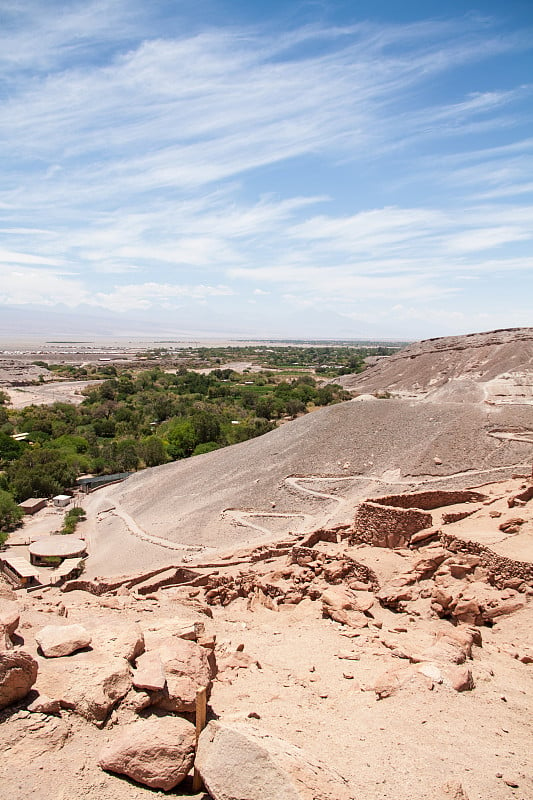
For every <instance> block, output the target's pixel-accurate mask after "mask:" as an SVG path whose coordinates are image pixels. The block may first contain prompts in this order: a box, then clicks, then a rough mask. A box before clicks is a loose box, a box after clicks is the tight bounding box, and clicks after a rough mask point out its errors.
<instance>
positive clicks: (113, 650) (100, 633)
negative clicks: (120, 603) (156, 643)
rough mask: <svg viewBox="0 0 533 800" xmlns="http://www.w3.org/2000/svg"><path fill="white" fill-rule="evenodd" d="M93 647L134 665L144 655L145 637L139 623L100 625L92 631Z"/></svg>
mask: <svg viewBox="0 0 533 800" xmlns="http://www.w3.org/2000/svg"><path fill="white" fill-rule="evenodd" d="M91 637H92V642H91V644H92V646H93V647H94V649H95V650H102V651H104V652H106V653H108V654H109V655H111V656H118V657H120V658H125V659H126V661H129V662H130V663H132V662H133V661H134V660H135V659H136V658H137V657H138V656H140V655H141V654H142V653H144V635H143V632H142V630H141V628H140V626H139V625H138V624H137V623H134V622H125V623H123V624H122V625H121V624H119V623H115V621H113V623H112V624H111V625H109V624H105V625H99V626H98V627H96V628H93V629H92V630H91Z"/></svg>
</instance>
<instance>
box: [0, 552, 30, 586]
mask: <svg viewBox="0 0 533 800" xmlns="http://www.w3.org/2000/svg"><path fill="white" fill-rule="evenodd" d="M0 569H1V570H2V572H3V574H4V575H5V576H6V578H7V580H8V581H9V583H11V585H12V586H14V587H15V588H16V589H20V588H23V589H24V588H26V587H27V586H33V585H35V584H36V583H39V573H38V572H37V570H36V569H35V568H34V567H33V566H32V565H31V564H30V563H29V562H28V561H26V559H25V558H22V557H21V556H13V555H11V554H7V553H6V554H3V555H2V557H1V558H0Z"/></svg>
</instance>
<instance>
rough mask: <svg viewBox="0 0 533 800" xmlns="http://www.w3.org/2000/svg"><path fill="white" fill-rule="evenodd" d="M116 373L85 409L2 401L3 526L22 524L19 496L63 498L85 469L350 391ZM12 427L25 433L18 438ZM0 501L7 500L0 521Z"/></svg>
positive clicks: (126, 465)
mask: <svg viewBox="0 0 533 800" xmlns="http://www.w3.org/2000/svg"><path fill="white" fill-rule="evenodd" d="M112 369H113V371H114V374H112V375H111V376H110V377H108V378H107V379H106V380H103V381H101V382H100V383H99V384H95V385H94V386H89V387H88V388H87V390H86V391H85V399H84V400H83V402H82V403H81V405H77V406H76V405H72V404H69V403H59V402H57V403H54V404H53V405H49V406H28V407H26V408H23V409H20V410H10V409H8V407H7V404H6V402H5V400H6V398H4V402H3V403H2V402H0V470H1V471H0V490H1V491H2V493H3V494H2V496H0V530H1V529H5V528H7V527H9V526H12V525H13V524H16V522H17V521H18V520H16V519H15V518H14V517H13V513H14V512H13V505H14V506H15V508H17V507H16V502H20V501H22V500H25V499H27V498H28V497H34V496H43V497H50V496H53V495H55V494H59V493H61V492H62V491H64V490H65V489H67V488H68V487H70V486H72V485H73V484H74V483H75V480H76V478H77V477H78V476H79V475H81V474H83V473H96V474H111V473H114V472H127V471H134V470H137V469H142V468H144V467H153V466H157V465H159V464H164V463H165V462H167V461H171V460H176V459H181V458H186V457H188V456H192V455H199V454H201V453H206V452H209V451H210V450H214V449H217V448H219V447H225V446H227V445H231V444H236V443H238V442H241V441H244V440H246V439H250V438H252V437H254V436H259V435H261V434H263V433H266V432H267V431H269V430H272V429H273V428H274V427H275V426H276V424H277V423H278V421H279V420H281V419H283V418H287V417H294V416H296V415H298V414H301V413H305V412H306V411H308V410H311V409H312V408H314V407H316V406H323V405H329V404H331V403H337V402H339V401H341V400H345V399H348V397H349V395H348V394H347V393H346V392H345V391H344V390H343V389H342V388H341V387H340V386H335V385H332V386H326V387H318V386H317V384H316V381H315V379H314V378H313V377H312V376H310V375H302V376H299V377H298V378H296V379H294V380H291V381H287V380H280V378H279V376H278V375H276V374H274V373H272V372H268V371H265V372H259V373H253V374H247V375H239V374H237V373H235V372H232V371H231V370H221V369H216V370H215V371H214V372H211V373H210V374H200V373H198V372H193V371H188V370H186V369H185V368H180V369H178V370H177V371H175V372H168V371H164V370H163V369H161V368H160V367H154V368H152V369H149V370H143V371H140V372H136V373H135V372H132V371H128V370H126V369H120V368H119V369H117V368H116V367H114V366H113V367H112ZM0 401H1V399H0ZM14 433H26V434H27V438H26V440H24V441H16V440H15V439H14V438H13V434H14ZM9 500H10V501H11V503H9V502H8V501H9ZM15 501H16V502H15ZM2 505H3V506H5V507H6V509H7V506H9V510H5V511H4V514H3V517H2V511H1V509H2ZM17 511H18V509H17Z"/></svg>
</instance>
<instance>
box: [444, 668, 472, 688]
mask: <svg viewBox="0 0 533 800" xmlns="http://www.w3.org/2000/svg"><path fill="white" fill-rule="evenodd" d="M445 676H446V679H447V682H448V683H449V685H450V686H451V687H452V689H455V691H456V692H467V691H470V690H471V689H473V688H474V687H475V683H474V678H473V677H472V672H471V671H470V670H469V669H468V668H467V667H448V669H446V671H445Z"/></svg>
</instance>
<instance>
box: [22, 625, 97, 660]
mask: <svg viewBox="0 0 533 800" xmlns="http://www.w3.org/2000/svg"><path fill="white" fill-rule="evenodd" d="M35 641H36V642H37V644H38V645H39V647H40V648H41V651H42V654H43V655H44V656H46V658H59V657H61V656H69V655H70V654H71V653H75V652H76V651H77V650H82V649H83V648H84V647H88V646H89V645H90V644H91V634H90V633H89V632H88V631H87V630H86V629H85V628H84V627H83V625H47V626H46V627H45V628H42V629H41V630H40V631H39V632H38V633H36V634H35Z"/></svg>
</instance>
